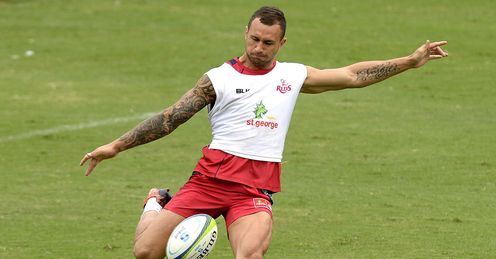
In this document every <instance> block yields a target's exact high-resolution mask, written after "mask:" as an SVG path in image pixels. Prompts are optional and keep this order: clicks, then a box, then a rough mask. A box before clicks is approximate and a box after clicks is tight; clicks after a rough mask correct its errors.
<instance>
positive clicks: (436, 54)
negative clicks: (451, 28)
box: [425, 40, 448, 59]
mask: <svg viewBox="0 0 496 259" xmlns="http://www.w3.org/2000/svg"><path fill="white" fill-rule="evenodd" d="M425 44H426V45H427V46H428V47H427V48H428V54H429V59H438V58H443V57H447V56H448V52H447V51H444V50H443V49H442V48H441V46H444V45H446V44H448V41H445V40H444V41H435V42H432V43H431V42H430V41H429V40H427V41H426V43H425Z"/></svg>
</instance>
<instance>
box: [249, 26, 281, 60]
mask: <svg viewBox="0 0 496 259" xmlns="http://www.w3.org/2000/svg"><path fill="white" fill-rule="evenodd" d="M281 36H282V29H281V26H279V24H274V25H271V26H269V25H265V24H263V23H261V22H260V19H259V18H256V19H254V20H253V21H252V23H251V25H250V28H246V33H245V44H246V55H247V57H248V59H249V61H250V62H251V64H253V65H254V66H255V67H257V68H260V69H266V68H270V67H271V66H272V62H273V61H274V59H275V57H276V55H277V52H278V51H279V49H280V48H281V47H282V45H284V43H285V42H286V38H281Z"/></svg>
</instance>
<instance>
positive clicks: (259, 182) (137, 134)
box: [80, 7, 448, 259]
mask: <svg viewBox="0 0 496 259" xmlns="http://www.w3.org/2000/svg"><path fill="white" fill-rule="evenodd" d="M285 31H286V20H285V17H284V13H283V12H282V11H281V10H280V9H278V8H275V7H262V8H260V9H259V10H257V11H256V12H255V13H254V14H253V15H252V17H251V18H250V20H249V22H248V25H247V26H246V30H245V33H244V40H245V50H244V53H243V54H242V55H241V56H239V57H235V58H233V59H231V60H228V61H227V62H225V63H223V64H222V65H220V66H219V67H216V68H213V69H211V70H209V71H208V72H206V73H205V74H204V75H203V76H201V78H200V79H199V80H198V82H197V83H196V85H195V86H194V87H193V88H192V89H191V90H189V91H188V92H187V93H186V94H185V95H184V96H182V97H181V98H180V99H179V100H178V101H177V102H176V103H174V104H173V105H171V106H170V107H168V108H166V109H165V110H163V111H162V112H160V113H159V114H156V115H155V116H153V117H151V118H149V119H147V120H145V121H143V122H141V123H140V124H139V125H137V126H136V127H135V128H134V129H132V130H130V131H129V132H127V133H125V134H124V135H123V136H121V137H120V138H118V139H116V140H115V141H113V142H111V143H109V144H106V145H103V146H101V147H98V148H97V149H95V150H93V151H91V152H89V153H87V154H86V155H85V156H84V157H83V158H82V160H81V162H80V164H81V165H83V164H84V163H85V162H86V161H89V166H88V168H87V170H86V175H90V174H91V172H92V171H93V170H94V168H95V166H96V165H97V164H98V163H100V162H101V161H103V160H105V159H109V158H112V157H114V156H116V155H117V154H118V153H120V152H122V151H124V150H127V149H130V148H133V147H135V146H138V145H142V144H145V143H148V142H151V141H154V140H157V139H159V138H162V137H164V136H166V135H168V134H170V133H171V132H172V131H173V130H175V129H176V128H177V127H178V126H179V125H181V124H182V123H184V122H186V121H187V120H188V119H189V118H191V117H192V116H193V115H194V114H196V113H197V112H199V111H200V110H202V109H203V108H204V107H207V109H208V117H209V120H210V123H211V126H212V135H213V138H212V142H211V143H210V144H209V145H208V146H206V147H204V148H203V150H202V152H203V157H202V158H201V159H200V160H199V162H198V164H197V165H196V166H195V168H194V169H193V174H192V176H191V178H190V179H189V180H188V181H187V182H186V183H185V185H184V186H183V187H182V188H181V189H180V190H179V192H178V193H177V194H175V195H174V197H172V198H171V196H170V195H169V193H168V190H167V189H158V188H153V189H151V190H150V191H149V195H148V197H147V199H145V206H144V211H143V214H142V217H141V220H140V222H139V223H138V226H137V229H136V236H135V245H134V254H135V256H136V257H138V258H163V257H164V256H165V246H166V243H167V240H168V238H169V235H170V233H171V232H172V230H173V229H174V227H175V226H176V225H177V224H179V223H180V222H181V221H182V220H183V219H184V218H185V217H188V216H191V215H194V214H198V213H206V214H209V215H211V216H212V217H214V218H217V217H219V216H221V215H222V216H223V217H224V218H225V220H226V224H227V230H228V236H229V242H230V244H231V247H232V250H233V253H234V256H235V257H236V258H238V259H241V258H262V257H263V255H264V253H265V252H266V251H267V249H268V248H269V244H270V240H271V234H272V194H273V193H276V192H279V191H280V190H281V188H280V175H281V158H282V153H283V148H284V141H285V137H286V133H287V130H288V127H289V122H290V119H291V114H292V112H293V108H294V105H295V102H296V99H297V97H298V94H299V93H306V94H317V93H322V92H326V91H334V90H341V89H347V88H361V87H366V86H369V85H371V84H374V83H377V82H380V81H382V80H384V79H387V78H390V77H391V76H394V75H397V74H399V73H402V72H404V71H406V70H408V69H412V68H418V67H421V66H423V65H424V64H426V63H427V62H428V61H430V60H433V59H440V58H444V57H447V56H448V53H447V52H446V51H444V50H443V49H441V46H443V45H445V44H447V42H446V41H439V42H429V41H427V42H425V43H424V44H422V45H421V46H420V47H419V48H418V49H416V50H415V51H414V52H413V53H412V54H410V55H408V56H404V57H399V58H394V59H389V60H380V61H365V62H359V63H355V64H352V65H349V66H346V67H341V68H333V69H318V68H314V67H311V66H306V65H303V64H298V63H286V62H279V61H277V60H276V56H277V53H278V52H279V50H280V49H281V47H283V46H284V44H285V43H286V37H285Z"/></svg>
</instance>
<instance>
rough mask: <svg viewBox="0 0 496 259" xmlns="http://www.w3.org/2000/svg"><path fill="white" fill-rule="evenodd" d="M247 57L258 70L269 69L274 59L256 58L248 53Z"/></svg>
mask: <svg viewBox="0 0 496 259" xmlns="http://www.w3.org/2000/svg"><path fill="white" fill-rule="evenodd" d="M246 56H247V57H248V59H249V60H250V63H251V64H252V65H253V66H255V67H256V68H258V69H268V68H270V67H271V66H272V59H267V58H265V57H262V58H260V57H255V56H252V55H250V54H248V53H246Z"/></svg>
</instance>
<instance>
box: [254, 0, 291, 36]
mask: <svg viewBox="0 0 496 259" xmlns="http://www.w3.org/2000/svg"><path fill="white" fill-rule="evenodd" d="M256 18H260V22H262V23H263V24H265V25H269V26H272V25H274V24H279V26H281V30H282V36H281V38H284V35H286V18H285V17H284V12H283V11H281V9H279V8H277V7H272V6H262V7H260V9H258V10H256V11H255V12H254V13H253V15H252V16H251V18H250V21H249V22H248V29H249V28H250V25H251V22H253V20H255V19H256Z"/></svg>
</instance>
